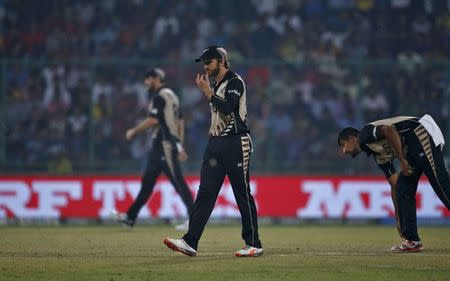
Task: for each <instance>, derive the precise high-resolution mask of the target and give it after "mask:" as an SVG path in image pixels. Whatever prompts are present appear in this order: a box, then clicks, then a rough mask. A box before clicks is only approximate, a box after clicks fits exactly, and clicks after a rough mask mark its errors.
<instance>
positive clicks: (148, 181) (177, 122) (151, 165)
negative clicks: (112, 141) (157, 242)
mask: <svg viewBox="0 0 450 281" xmlns="http://www.w3.org/2000/svg"><path fill="white" fill-rule="evenodd" d="M144 83H145V85H146V86H147V88H148V89H149V92H150V93H151V92H154V93H155V94H154V95H153V96H152V97H151V99H150V105H149V108H148V116H147V118H146V119H144V120H143V121H142V122H140V123H139V124H138V125H136V126H135V127H133V128H131V129H129V130H127V132H126V138H127V139H128V140H131V139H132V138H133V137H134V136H135V135H136V134H138V133H141V132H144V131H146V130H147V129H149V128H151V127H152V128H153V130H152V147H151V149H150V151H149V153H148V159H147V166H146V167H145V172H144V175H143V177H142V181H141V189H140V191H139V194H138V196H137V197H136V199H135V200H134V202H133V204H132V205H131V206H130V207H129V208H128V211H127V213H126V214H122V213H119V212H117V211H115V210H113V215H114V217H115V218H116V219H117V220H118V221H120V222H121V223H122V224H124V225H126V226H128V227H132V226H133V225H134V224H135V221H136V218H137V216H138V213H139V211H140V210H141V208H142V206H144V205H145V204H146V203H147V201H148V199H149V198H150V196H151V195H152V192H153V189H154V186H155V183H156V179H157V178H158V176H159V175H160V174H161V172H164V174H166V175H167V177H168V178H169V180H170V182H171V183H172V185H173V186H174V188H175V190H176V191H177V192H178V194H179V195H180V197H181V199H182V200H183V202H184V204H185V205H186V208H187V211H188V214H189V215H190V214H191V213H192V210H193V207H194V200H193V197H192V194H191V192H190V190H189V187H188V185H187V184H186V181H185V180H184V177H183V174H182V172H181V166H180V162H179V161H180V160H181V161H185V160H186V159H187V154H186V152H185V151H184V149H183V146H182V142H183V139H184V123H183V118H182V115H181V109H180V102H179V99H178V97H177V95H176V94H175V93H174V92H173V91H172V90H171V89H170V88H167V87H166V86H165V73H164V71H163V70H162V69H160V68H153V69H151V70H149V71H148V72H147V73H146V75H145V81H144ZM187 226H188V223H187V222H186V223H185V224H181V225H179V226H177V229H178V230H187Z"/></svg>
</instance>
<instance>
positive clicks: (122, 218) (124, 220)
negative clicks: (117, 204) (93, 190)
mask: <svg viewBox="0 0 450 281" xmlns="http://www.w3.org/2000/svg"><path fill="white" fill-rule="evenodd" d="M111 218H112V219H113V220H115V221H117V222H118V223H120V224H122V225H123V226H125V227H126V228H128V229H132V228H133V226H134V221H132V220H129V219H128V217H127V214H125V213H121V212H119V211H117V210H116V209H112V210H111Z"/></svg>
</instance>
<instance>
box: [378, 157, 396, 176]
mask: <svg viewBox="0 0 450 281" xmlns="http://www.w3.org/2000/svg"><path fill="white" fill-rule="evenodd" d="M377 165H378V168H380V169H381V170H382V171H383V173H384V175H385V176H386V178H387V179H388V178H390V177H391V176H392V175H393V174H395V173H396V172H397V171H396V170H395V166H394V163H393V162H392V161H390V162H388V163H384V164H377Z"/></svg>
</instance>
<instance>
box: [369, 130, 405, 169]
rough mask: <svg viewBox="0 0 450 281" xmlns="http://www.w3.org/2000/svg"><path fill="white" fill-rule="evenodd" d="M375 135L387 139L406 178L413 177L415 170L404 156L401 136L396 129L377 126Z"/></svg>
mask: <svg viewBox="0 0 450 281" xmlns="http://www.w3.org/2000/svg"><path fill="white" fill-rule="evenodd" d="M374 135H376V136H377V137H378V138H385V139H386V140H387V141H388V143H389V146H390V147H391V148H392V150H393V152H394V155H395V156H396V157H397V158H398V160H399V162H400V167H401V170H402V173H403V174H404V175H406V176H409V175H411V174H412V172H413V170H412V168H411V166H410V165H409V163H408V161H406V158H405V156H404V155H403V151H402V143H401V141H400V135H399V134H398V132H397V130H396V129H395V127H394V126H387V125H382V126H376V127H374Z"/></svg>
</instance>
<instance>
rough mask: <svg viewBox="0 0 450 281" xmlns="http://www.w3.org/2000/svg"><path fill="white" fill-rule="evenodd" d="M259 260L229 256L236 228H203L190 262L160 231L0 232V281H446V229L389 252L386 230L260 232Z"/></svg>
mask: <svg viewBox="0 0 450 281" xmlns="http://www.w3.org/2000/svg"><path fill="white" fill-rule="evenodd" d="M260 228H261V229H260V232H261V238H262V241H263V245H264V250H265V254H264V255H263V256H262V257H259V258H236V257H234V256H233V252H234V251H235V250H237V249H238V248H240V247H242V246H243V242H242V240H241V238H240V226H238V225H232V226H220V225H208V226H207V227H206V230H205V233H204V235H203V238H202V240H201V241H200V245H199V253H198V256H197V257H187V256H184V255H182V254H180V253H178V252H173V251H171V250H169V249H168V248H166V246H165V245H164V244H163V243H162V241H163V239H164V238H165V237H166V236H169V237H177V236H179V235H180V233H179V232H176V231H175V230H174V229H173V228H172V227H170V226H167V225H163V226H161V225H138V226H136V227H135V229H134V230H132V231H128V230H126V229H124V228H121V227H120V226H55V227H53V226H49V227H0V280H8V281H14V280H59V281H63V280H105V281H119V280H136V281H137V280H158V281H161V280H171V281H172V280H175V281H176V280H245V281H248V280H258V281H261V280H327V281H329V280H358V281H362V280H407V281H413V280H421V281H423V280H450V228H449V227H424V226H422V227H420V229H419V230H420V234H421V236H422V239H423V242H424V246H425V250H424V251H423V252H421V253H409V254H394V253H390V252H389V248H390V247H391V246H392V245H393V244H395V243H397V242H398V241H399V239H398V238H397V236H396V230H395V228H394V227H385V226H317V225H315V226H308V225H302V226H272V225H262V226H261V227H260Z"/></svg>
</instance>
